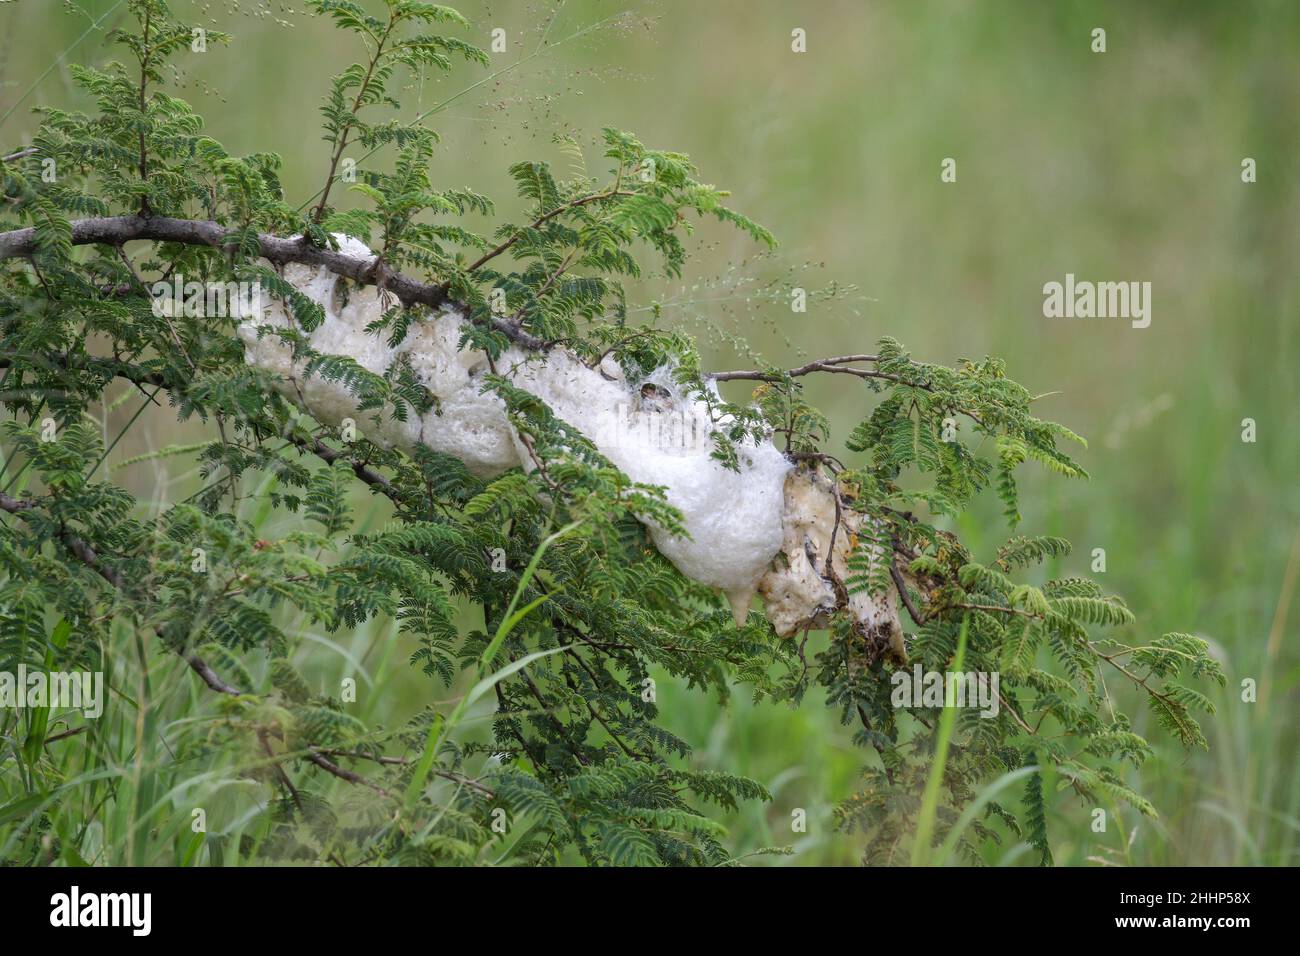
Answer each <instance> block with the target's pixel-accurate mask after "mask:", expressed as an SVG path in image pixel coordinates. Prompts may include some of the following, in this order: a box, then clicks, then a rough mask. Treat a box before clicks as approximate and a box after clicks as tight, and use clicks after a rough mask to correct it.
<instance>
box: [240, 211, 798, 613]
mask: <svg viewBox="0 0 1300 956" xmlns="http://www.w3.org/2000/svg"><path fill="white" fill-rule="evenodd" d="M336 238H337V239H338V241H339V251H340V252H342V253H343V254H345V255H349V256H355V257H359V258H369V257H372V256H373V253H372V252H371V251H370V249H368V248H367V247H366V246H365V245H364V244H363V243H361V242H358V241H357V240H355V239H351V238H349V237H346V236H336ZM284 278H285V280H286V281H287V282H289V283H290V284H291V285H293V286H294V287H295V288H297V289H298V290H299V291H300V292H302V293H303V294H304V295H305V296H307V297H308V298H310V299H311V300H312V301H314V302H315V303H317V304H318V305H320V306H321V308H322V309H323V310H324V313H325V320H324V321H323V322H322V323H321V324H320V325H319V326H318V327H317V328H316V329H315V330H313V331H312V332H311V333H310V335H309V336H308V340H309V343H310V345H311V347H312V348H313V349H314V350H316V351H317V352H320V353H323V354H331V355H343V356H350V357H351V358H353V359H354V360H355V361H356V362H357V363H358V364H359V365H361V366H362V367H364V368H366V369H368V370H369V371H371V372H374V373H377V374H381V375H382V374H383V373H385V372H386V371H387V370H388V369H389V367H390V366H391V365H392V364H393V362H394V361H396V360H398V359H399V358H400V357H402V356H405V359H406V361H408V362H409V364H410V367H411V369H412V371H413V372H414V374H415V375H416V377H417V378H418V379H419V381H420V382H421V383H422V384H423V385H424V386H425V387H426V388H427V389H428V390H429V391H430V392H431V393H432V394H433V395H434V396H435V397H436V398H437V399H438V404H437V407H436V408H435V409H433V410H431V411H429V412H428V413H426V414H425V415H423V416H418V417H417V416H416V415H414V414H412V415H410V416H408V420H407V421H406V422H399V421H397V420H395V419H393V418H392V417H391V415H389V416H380V415H377V414H372V413H361V412H359V411H358V409H357V402H356V398H355V397H354V396H353V395H352V393H351V392H349V391H348V389H347V388H346V386H345V385H343V384H342V383H341V382H333V381H327V380H325V379H322V378H320V377H319V376H317V375H312V376H308V375H306V374H305V365H306V361H305V360H300V361H299V362H297V363H295V362H294V361H293V359H292V353H291V348H290V346H289V345H288V344H287V343H285V342H283V341H281V340H280V338H279V337H278V336H276V335H274V334H265V333H263V334H259V327H260V326H266V327H270V329H274V328H276V327H280V328H285V327H290V326H292V324H293V319H292V317H291V316H290V315H289V313H288V312H286V310H285V309H284V307H283V306H282V304H281V303H279V302H278V301H274V302H271V303H270V304H268V305H266V306H265V307H264V308H263V309H262V310H261V313H260V314H259V315H255V316H253V317H251V318H249V319H246V320H245V321H244V322H243V323H242V324H241V326H240V329H239V334H240V338H241V339H242V340H243V342H244V346H245V354H246V358H247V360H248V362H249V363H251V364H252V365H255V366H258V367H260V368H263V369H266V370H268V371H270V372H274V373H276V374H277V375H278V376H279V378H280V382H281V385H280V388H281V390H282V391H283V392H284V393H285V394H286V395H288V396H290V397H291V398H293V399H295V400H296V401H297V402H298V403H299V404H301V405H302V406H303V407H304V408H305V409H306V410H307V411H308V412H309V413H310V414H311V415H313V416H314V417H315V418H317V419H318V420H320V421H322V422H327V423H330V424H333V425H338V424H340V423H341V422H342V421H343V420H344V419H345V418H352V419H354V420H355V421H356V423H357V427H358V428H359V429H361V430H362V432H363V433H364V434H365V436H366V437H367V438H369V439H370V440H371V441H374V442H376V443H377V444H380V445H382V446H384V447H396V448H400V449H404V450H410V449H411V448H412V447H414V446H415V445H416V444H423V445H426V446H428V447H429V448H432V449H434V450H436V451H440V452H445V453H447V454H449V455H453V456H455V457H456V458H458V459H460V460H461V461H463V462H464V463H465V464H466V466H467V467H468V468H469V469H470V470H471V471H472V472H474V473H475V474H477V475H479V476H482V477H492V476H494V475H498V474H500V473H501V472H503V471H505V470H506V469H508V468H512V467H515V466H523V467H524V468H526V469H530V468H531V467H533V462H532V459H531V456H530V455H529V454H528V451H527V449H526V448H525V447H524V446H523V444H522V442H521V441H520V439H519V436H518V435H517V434H516V433H515V431H514V429H513V428H512V427H511V425H510V423H509V421H508V420H507V417H506V413H505V409H504V407H503V405H502V403H501V401H500V399H498V398H497V397H496V396H495V395H492V394H491V393H488V394H484V393H483V391H482V389H481V376H482V375H483V374H484V373H486V372H487V370H488V369H487V360H486V357H485V356H484V355H483V354H482V353H479V352H473V351H465V352H462V351H458V350H457V344H458V343H459V341H460V335H461V330H462V325H463V323H464V322H465V318H464V316H463V314H462V313H460V312H458V311H457V310H455V309H451V308H444V309H442V310H441V311H440V312H438V313H437V314H435V315H433V316H431V317H429V318H428V319H427V320H425V321H423V322H420V323H417V324H414V325H412V327H411V328H410V330H409V332H408V334H407V336H406V339H405V340H404V341H403V342H402V343H401V344H400V345H398V346H397V347H396V348H392V347H390V346H389V345H388V344H387V342H386V339H385V337H384V334H383V333H380V334H379V335H376V334H372V333H368V332H367V331H366V326H367V325H368V324H370V323H372V322H374V321H375V320H376V319H378V318H379V317H380V316H381V315H382V314H383V311H384V304H383V303H381V299H380V293H379V292H377V290H375V289H374V288H371V287H361V288H358V287H356V286H355V285H351V284H347V283H345V282H344V280H342V279H341V278H340V277H339V276H337V275H335V274H334V273H332V272H330V271H329V270H328V269H326V268H325V267H323V266H320V267H317V266H306V265H289V266H287V267H286V268H285V270H284ZM345 286H346V296H344V294H343V293H344V291H345ZM390 304H391V303H390ZM497 368H498V371H499V372H501V373H502V374H504V375H505V376H506V377H507V378H509V379H510V380H511V381H512V382H513V383H514V384H515V385H517V386H518V387H520V388H523V389H525V390H527V391H529V392H531V393H532V394H534V395H536V396H537V397H538V398H540V399H542V400H543V401H544V402H546V404H547V405H548V406H549V407H550V408H551V410H552V411H553V412H554V413H555V415H556V416H557V417H559V418H560V419H562V420H564V421H565V422H567V423H568V424H570V425H572V426H574V427H575V428H577V429H578V430H579V431H581V432H582V433H583V434H584V435H586V436H587V437H588V438H589V439H591V440H592V442H593V443H594V444H595V445H596V447H597V448H598V449H599V450H600V451H601V453H602V454H603V455H605V457H607V458H608V459H609V460H610V461H611V462H612V463H613V464H614V465H616V466H617V467H618V468H619V469H620V470H622V471H623V472H624V473H625V474H626V475H627V476H628V477H629V478H631V479H632V480H633V481H637V482H642V483H645V484H652V485H660V486H663V487H664V488H665V496H666V498H667V500H668V502H669V503H670V504H671V505H673V507H675V508H676V509H677V510H678V511H680V512H681V514H682V517H683V525H684V526H685V528H686V530H687V531H688V532H689V538H687V537H683V536H680V535H673V534H671V533H669V532H668V531H666V530H664V529H662V528H660V527H658V526H657V525H655V524H653V523H652V522H647V525H648V527H649V531H650V534H651V536H652V538H653V539H654V542H655V545H656V547H658V548H659V550H660V551H661V552H662V553H663V554H664V556H665V557H667V558H668V559H669V560H670V561H672V562H673V564H674V565H676V566H677V568H678V569H679V570H680V571H681V572H682V573H683V574H684V575H686V576H687V577H688V578H691V579H693V580H695V581H699V582H701V583H703V584H706V585H709V586H712V587H715V588H719V589H721V590H722V591H724V592H725V593H726V594H727V597H728V598H729V600H730V601H731V604H732V607H733V609H734V610H735V611H736V613H737V616H738V617H739V618H742V619H743V616H744V612H745V611H746V610H747V609H748V607H749V604H750V601H751V599H752V597H753V595H754V593H755V591H756V589H757V587H758V582H759V579H760V578H761V577H762V576H763V575H764V574H765V573H766V572H767V571H768V570H769V567H770V566H771V563H772V559H773V558H774V557H775V555H776V554H777V552H778V551H780V550H781V547H782V543H783V535H782V512H783V507H784V494H783V488H784V482H785V478H786V474H787V472H789V471H790V468H791V465H790V463H789V462H788V461H787V460H786V458H785V456H784V455H782V454H781V452H780V451H779V450H778V449H777V448H776V447H775V446H774V445H773V444H772V443H771V442H770V441H764V442H762V443H760V444H751V445H747V446H743V447H742V448H741V449H740V470H739V471H738V472H737V471H732V470H729V469H727V468H725V467H723V465H722V464H721V463H719V462H718V461H717V460H715V459H714V458H712V457H711V454H710V453H711V451H712V449H713V444H712V441H711V439H710V438H709V434H710V432H711V431H712V429H713V428H714V427H715V426H714V423H713V422H712V421H711V419H710V415H709V410H708V407H707V405H706V404H705V403H704V402H702V401H699V400H698V399H694V398H691V397H689V396H685V395H683V394H682V389H681V388H680V387H679V386H677V385H676V383H674V382H673V381H672V375H671V369H668V368H662V369H658V370H656V371H655V372H654V373H652V374H651V375H650V376H648V377H645V378H641V379H638V380H635V381H630V380H629V379H628V378H627V377H626V376H625V375H624V374H623V372H622V370H621V369H620V368H618V366H617V365H616V364H615V363H613V362H611V361H606V362H605V363H603V364H602V365H601V367H600V368H596V369H593V368H589V367H588V366H586V365H585V364H583V363H582V362H580V361H578V360H577V359H576V358H574V357H573V356H572V355H569V354H568V353H565V352H563V351H562V350H559V349H554V350H551V351H550V352H548V353H547V354H545V355H532V354H524V353H522V352H520V351H518V350H515V349H511V350H508V351H507V352H506V353H505V354H504V355H503V356H502V357H501V359H500V360H499V361H498V362H497Z"/></svg>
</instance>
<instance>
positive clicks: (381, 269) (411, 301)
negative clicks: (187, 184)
mask: <svg viewBox="0 0 1300 956" xmlns="http://www.w3.org/2000/svg"><path fill="white" fill-rule="evenodd" d="M237 234H238V230H235V229H231V228H228V227H226V226H223V225H221V224H220V223H217V222H212V221H210V220H203V219H173V218H170V217H167V216H148V217H145V216H107V217H105V218H102V219H77V220H74V221H73V223H72V244H73V245H74V246H88V245H108V246H120V245H122V244H123V243H126V242H132V241H135V240H147V241H149V242H176V243H180V244H182V245H187V246H207V247H209V248H212V249H223V248H225V247H227V246H231V245H234V244H235V243H236V242H237V240H238V235H237ZM257 241H258V244H259V246H260V255H261V256H262V258H264V259H267V260H268V261H270V262H272V263H274V264H275V265H278V266H283V265H287V264H289V263H300V264H303V265H314V266H324V267H325V268H326V269H328V270H329V271H330V272H333V273H335V274H336V275H341V276H344V277H346V278H348V279H351V280H353V281H354V282H358V283H361V284H362V285H374V286H380V287H382V288H383V289H384V290H385V291H387V292H390V293H392V294H393V295H394V296H396V297H397V299H398V300H399V301H400V302H401V303H402V304H403V305H404V306H407V307H408V308H409V307H411V306H416V305H422V306H427V307H429V308H438V307H439V306H442V305H451V304H454V303H453V301H452V299H451V297H450V296H449V294H448V291H447V285H446V283H430V282H420V281H419V280H418V279H412V278H411V277H410V276H406V275H403V274H402V273H400V272H395V271H393V270H392V269H390V268H388V267H387V266H386V265H384V264H383V263H381V262H379V261H378V260H377V259H375V258H374V257H370V256H367V257H364V258H360V257H357V256H348V255H344V254H343V253H341V252H337V251H335V250H333V249H326V248H324V247H322V246H314V245H312V244H311V243H308V242H303V241H302V239H300V238H293V239H282V238H280V237H279V236H272V235H268V234H266V233H259V234H258V236H257ZM36 251H37V244H36V229H35V227H31V226H29V227H27V228H26V229H15V230H12V231H11V232H3V233H0V259H17V258H26V257H30V256H32V255H34V254H35V253H36ZM490 321H491V323H492V327H493V328H494V329H495V330H496V331H498V332H500V333H502V334H503V335H505V336H507V337H508V338H509V339H510V340H511V341H513V342H515V343H516V344H517V345H519V346H521V347H523V348H526V349H532V350H534V351H538V350H543V349H545V348H546V347H547V343H546V342H543V341H542V340H541V339H539V338H537V337H536V336H534V335H530V334H529V333H528V332H525V331H524V330H523V329H521V328H519V327H518V326H517V325H515V324H513V323H511V322H508V321H506V320H504V319H500V318H496V317H493V318H491V319H490Z"/></svg>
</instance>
